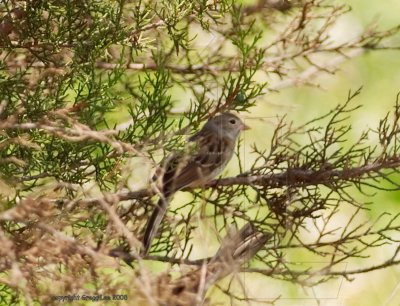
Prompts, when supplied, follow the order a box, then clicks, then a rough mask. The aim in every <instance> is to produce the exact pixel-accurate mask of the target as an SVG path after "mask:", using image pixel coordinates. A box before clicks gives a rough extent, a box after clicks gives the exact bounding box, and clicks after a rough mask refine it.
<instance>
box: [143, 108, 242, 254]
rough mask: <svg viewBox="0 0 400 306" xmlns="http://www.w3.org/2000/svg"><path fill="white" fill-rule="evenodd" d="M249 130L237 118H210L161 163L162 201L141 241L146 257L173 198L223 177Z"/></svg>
mask: <svg viewBox="0 0 400 306" xmlns="http://www.w3.org/2000/svg"><path fill="white" fill-rule="evenodd" d="M247 129H249V127H248V126H247V125H245V124H244V123H243V121H242V120H241V119H240V118H239V117H238V116H236V115H234V114H232V113H230V112H224V113H221V114H220V115H217V116H215V117H212V118H210V119H209V120H208V121H207V122H206V123H205V124H204V126H203V128H202V129H201V130H200V131H199V132H197V133H196V134H194V135H193V136H191V137H190V138H189V139H188V145H187V146H186V148H184V149H183V150H180V151H176V152H173V153H171V154H170V155H169V156H167V158H166V159H165V161H164V162H163V163H162V165H163V173H162V174H161V184H160V185H161V187H160V199H159V200H158V202H157V204H156V205H155V207H154V210H153V212H152V214H151V216H150V219H149V220H148V222H147V225H146V229H145V232H144V236H143V240H142V242H143V248H142V250H141V252H142V254H143V255H147V254H148V252H149V249H150V247H151V244H152V241H153V239H154V237H155V235H156V234H157V231H158V228H159V226H160V224H161V222H162V220H163V218H164V215H165V214H166V212H167V209H168V203H169V202H170V200H171V198H172V196H173V194H174V193H175V192H177V191H179V190H181V189H183V188H186V187H193V188H194V187H200V186H204V185H205V184H206V183H207V182H209V181H211V180H212V179H214V178H215V177H217V176H218V175H219V174H221V172H222V171H223V170H224V168H225V166H226V165H227V164H228V162H229V161H230V159H231V158H232V156H233V153H234V151H235V145H236V141H237V139H238V137H239V135H240V133H241V132H242V131H244V130H247Z"/></svg>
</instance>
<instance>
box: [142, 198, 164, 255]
mask: <svg viewBox="0 0 400 306" xmlns="http://www.w3.org/2000/svg"><path fill="white" fill-rule="evenodd" d="M168 201H169V198H168V197H167V196H161V197H160V199H159V200H158V202H157V205H156V206H155V207H154V211H153V213H152V214H151V216H150V219H149V221H147V225H146V231H145V232H144V236H143V250H142V254H143V255H147V253H148V252H149V250H150V247H151V243H152V242H153V239H154V237H155V235H156V234H157V231H158V228H159V227H160V224H161V221H162V219H163V218H164V215H165V213H166V211H167V207H168Z"/></svg>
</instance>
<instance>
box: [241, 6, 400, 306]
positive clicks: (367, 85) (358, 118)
mask: <svg viewBox="0 0 400 306" xmlns="http://www.w3.org/2000/svg"><path fill="white" fill-rule="evenodd" d="M344 2H345V3H348V4H349V5H351V6H352V8H353V10H352V11H351V12H350V13H348V14H347V15H346V16H344V17H342V18H341V19H340V22H339V23H338V24H337V25H336V26H335V28H334V29H333V31H332V33H331V34H332V37H333V38H334V39H337V40H347V39H351V37H353V36H354V35H357V34H359V33H360V31H361V30H362V29H363V28H365V27H366V26H368V25H369V24H371V22H373V23H376V25H377V28H378V29H385V28H389V27H393V26H396V25H398V24H399V23H400V18H399V12H400V1H398V0H385V1H365V0H353V1H344ZM391 44H392V45H397V46H399V45H400V37H399V36H397V38H396V39H395V40H392V41H391ZM339 67H340V70H339V71H338V72H337V73H336V74H335V75H330V74H326V73H325V74H323V75H321V74H319V75H318V76H317V78H314V79H312V82H313V83H315V84H318V85H319V88H317V87H310V86H299V87H296V88H287V89H283V90H281V91H280V92H278V93H269V94H267V95H265V96H264V97H263V98H261V99H260V100H259V102H258V105H257V106H256V107H255V108H253V109H252V110H251V114H250V115H249V119H247V120H248V121H247V122H248V123H249V125H251V126H252V127H253V132H252V133H249V134H246V136H245V137H246V138H245V142H246V143H251V142H253V141H256V142H260V139H263V137H269V135H268V136H266V134H265V129H272V128H273V127H274V121H275V120H274V117H275V116H276V115H278V116H283V115H287V117H288V119H290V120H293V121H294V122H295V123H296V124H297V125H300V124H301V123H305V122H306V121H308V120H310V119H312V118H315V117H317V116H319V115H322V114H325V113H326V112H327V111H328V110H330V109H333V108H334V107H335V106H336V105H337V104H339V103H344V102H345V101H346V98H347V93H348V91H349V90H352V91H355V90H357V89H358V88H359V87H360V86H363V89H362V93H361V95H360V96H358V97H357V98H356V100H355V102H356V104H362V105H363V106H362V108H361V109H359V110H357V111H356V112H354V113H353V114H352V116H351V124H352V126H353V129H352V131H351V134H350V135H349V136H350V137H351V138H349V142H353V141H355V140H356V139H357V137H358V136H359V134H360V132H361V131H362V130H366V129H368V128H376V127H377V126H378V124H379V120H380V119H381V118H383V117H384V116H385V115H386V114H387V112H389V111H390V110H392V109H393V106H394V104H395V101H396V95H397V93H398V92H399V91H400V71H399V69H400V52H399V51H398V50H383V51H372V52H366V53H364V54H362V55H361V56H358V57H356V58H354V59H350V60H348V61H345V62H343V63H342V64H340V66H339ZM255 117H264V118H265V120H262V121H260V120H258V119H256V118H255ZM372 141H373V139H372ZM358 198H359V199H360V200H361V201H371V202H373V204H372V205H371V206H370V211H366V212H364V215H363V216H364V218H365V220H370V221H371V222H373V220H375V219H376V218H377V217H378V216H379V215H380V214H381V213H382V212H389V213H391V214H396V213H400V192H377V193H376V195H374V196H372V197H371V198H367V197H365V196H362V195H359V196H358ZM345 214H346V212H343V216H344V217H345V216H346V215H345ZM395 247H396V246H392V247H389V248H386V247H382V248H379V249H376V250H374V251H373V252H371V254H370V255H371V258H376V263H379V262H382V261H383V260H384V259H385V258H387V257H388V256H390V254H392V252H393V250H394V249H395ZM301 260H304V261H307V258H303V259H300V260H299V261H301ZM359 263H362V260H359V262H356V261H354V262H353V261H352V262H346V263H345V265H346V269H348V270H352V269H356V268H358V267H360V266H359V265H358V264H359ZM315 264H316V265H318V263H315ZM245 283H246V284H248V285H249V286H248V287H249V288H251V291H253V290H254V292H264V293H265V294H266V295H267V296H265V297H269V298H271V299H272V298H274V297H278V296H279V295H281V299H280V300H279V301H277V302H276V303H275V304H276V305H329V306H330V305H332V306H336V305H346V306H356V305H357V306H358V305H367V306H368V305H371V306H372V305H374V306H375V305H382V306H384V305H386V306H389V305H390V306H395V305H400V267H392V268H388V269H384V270H379V271H374V272H369V273H366V274H359V275H355V276H354V277H353V280H352V281H349V280H345V279H338V280H336V281H331V282H329V283H327V284H324V285H321V286H317V287H315V288H302V287H300V286H298V285H291V284H287V283H282V282H279V281H274V280H268V282H266V280H265V278H264V279H263V280H262V281H259V282H258V281H257V277H255V276H250V275H249V276H245ZM250 284H251V285H250ZM283 286H284V287H283ZM256 295H258V296H259V294H256ZM254 305H257V303H255V304H254Z"/></svg>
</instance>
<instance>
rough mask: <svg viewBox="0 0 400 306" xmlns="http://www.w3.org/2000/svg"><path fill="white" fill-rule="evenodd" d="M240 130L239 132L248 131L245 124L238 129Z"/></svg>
mask: <svg viewBox="0 0 400 306" xmlns="http://www.w3.org/2000/svg"><path fill="white" fill-rule="evenodd" d="M240 130H241V131H246V130H250V127H249V126H248V125H246V124H244V123H243V124H242V126H241V127H240Z"/></svg>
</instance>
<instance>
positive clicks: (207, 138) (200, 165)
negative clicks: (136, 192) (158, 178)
mask: <svg viewBox="0 0 400 306" xmlns="http://www.w3.org/2000/svg"><path fill="white" fill-rule="evenodd" d="M189 141H191V142H193V143H194V144H195V145H194V146H193V147H191V149H189V150H187V151H184V152H179V153H175V155H174V156H173V157H171V158H170V160H169V161H168V163H167V165H166V169H165V170H166V171H165V173H164V176H163V184H164V192H165V191H168V190H171V192H173V191H176V190H179V189H182V188H184V187H187V186H189V185H191V184H192V183H197V182H202V181H203V182H206V181H208V180H210V179H212V178H213V177H210V176H213V175H212V174H214V175H215V173H216V171H215V170H216V169H219V168H221V167H222V166H223V165H224V163H226V160H229V159H230V157H231V156H229V157H227V156H224V154H225V153H224V152H227V151H228V152H230V151H232V150H231V149H230V148H227V146H229V145H230V142H229V140H228V139H226V138H224V137H220V136H219V137H218V136H217V135H215V134H212V133H210V132H208V133H207V132H204V131H201V132H200V133H197V134H196V135H194V136H192V137H191V138H189Z"/></svg>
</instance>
